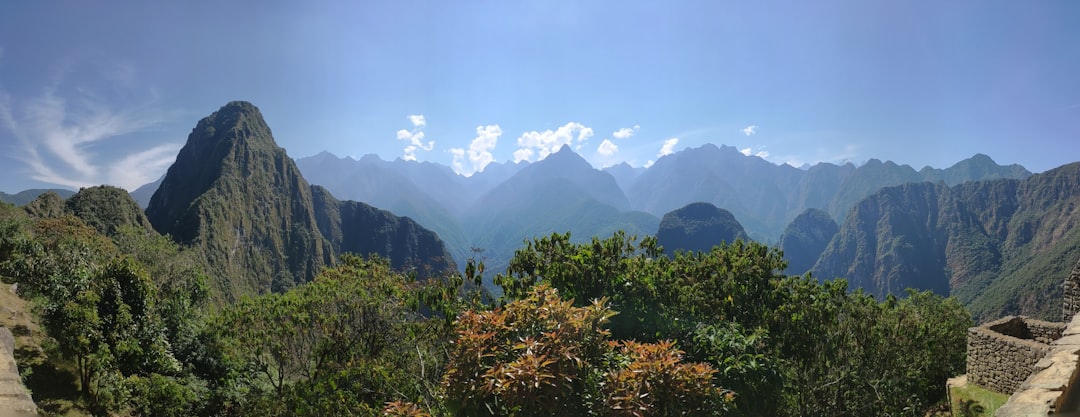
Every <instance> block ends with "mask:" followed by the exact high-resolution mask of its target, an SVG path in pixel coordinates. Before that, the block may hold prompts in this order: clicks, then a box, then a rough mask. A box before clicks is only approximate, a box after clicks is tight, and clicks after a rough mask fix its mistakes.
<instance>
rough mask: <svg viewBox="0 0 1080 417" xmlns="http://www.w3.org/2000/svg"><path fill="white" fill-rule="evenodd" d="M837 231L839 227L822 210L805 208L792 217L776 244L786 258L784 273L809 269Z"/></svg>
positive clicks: (794, 273) (800, 272)
mask: <svg viewBox="0 0 1080 417" xmlns="http://www.w3.org/2000/svg"><path fill="white" fill-rule="evenodd" d="M839 230H840V226H839V225H837V224H836V221H835V220H833V219H832V217H829V213H826V212H825V211H824V210H820V209H806V211H804V212H802V214H799V216H798V217H795V220H792V221H791V224H789V225H788V226H787V228H785V229H784V234H782V235H780V243H779V246H780V249H781V250H783V251H784V259H787V261H788V269H787V272H788V273H789V274H793V275H802V274H804V273H806V272H807V271H809V270H810V269H811V268H813V267H814V263H815V262H817V259H818V257H820V256H821V253H822V252H824V251H825V247H826V246H828V245H829V241H830V240H832V238H833V236H836V233H837V232H838V231H839Z"/></svg>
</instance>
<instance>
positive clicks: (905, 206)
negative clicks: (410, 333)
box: [0, 102, 1080, 318]
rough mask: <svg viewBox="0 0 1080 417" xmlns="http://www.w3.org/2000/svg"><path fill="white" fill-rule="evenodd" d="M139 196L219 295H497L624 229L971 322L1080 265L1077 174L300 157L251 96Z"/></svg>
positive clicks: (1049, 292)
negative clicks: (377, 258) (930, 301)
mask: <svg viewBox="0 0 1080 417" xmlns="http://www.w3.org/2000/svg"><path fill="white" fill-rule="evenodd" d="M305 178H306V179H305ZM308 180H310V181H311V184H318V185H309V183H308ZM42 191H43V190H28V191H26V192H24V193H20V194H18V195H16V196H9V195H6V194H4V195H0V197H3V198H4V199H5V200H6V201H12V202H14V203H17V204H28V205H27V210H28V211H36V212H39V213H43V215H44V214H48V213H52V214H56V213H61V212H65V211H66V212H71V211H73V210H76V206H78V205H79V204H82V203H79V201H83V202H86V201H90V202H94V201H99V200H101V199H102V198H104V197H101V196H102V195H109V196H111V197H109V198H108V199H106V200H109V201H114V200H116V201H119V200H118V197H115V196H112V194H115V192H113V191H115V189H111V188H109V189H104V191H103V190H94V191H93V192H92V193H90V194H88V195H89V196H91V197H93V198H88V197H86V196H82V197H80V196H78V195H76V197H78V198H75V197H72V199H74V200H75V203H72V200H71V199H69V201H68V202H66V203H65V202H63V200H62V198H63V197H68V196H70V194H68V196H64V195H57V194H52V193H48V194H46V195H45V196H44V197H43V198H41V199H39V200H37V201H31V200H32V199H33V198H34V197H36V196H37V195H39V194H42ZM84 191H85V190H84ZM94 193H96V194H94ZM80 194H82V192H80ZM131 196H132V197H133V198H134V199H135V200H132V197H125V198H126V200H124V201H129V200H130V201H136V200H137V201H141V202H145V205H146V206H147V207H146V211H145V213H146V219H147V220H148V221H149V223H150V224H152V225H153V227H154V229H156V230H157V231H160V232H161V233H167V234H169V235H171V236H172V237H173V238H174V239H175V240H177V241H179V242H183V243H185V244H189V245H192V246H194V247H196V248H198V249H199V250H200V251H201V252H202V253H203V254H204V257H205V259H206V262H207V265H209V266H210V268H211V271H210V272H211V274H212V275H213V276H216V277H219V280H218V281H217V282H213V283H212V284H213V285H214V286H215V288H216V289H217V290H218V291H220V292H221V293H222V294H224V295H226V298H231V297H236V296H239V295H242V294H250V293H259V292H265V291H271V290H282V289H285V288H288V287H289V286H292V285H295V284H296V283H299V282H304V281H305V280H308V279H311V277H312V276H314V274H315V272H316V271H318V270H319V269H320V268H321V267H322V266H323V265H326V264H329V263H332V262H333V261H334V259H336V257H337V255H338V254H341V253H345V252H358V253H365V254H366V253H378V254H380V255H383V256H385V257H388V258H389V259H390V260H391V262H392V263H393V265H394V266H395V267H397V268H416V269H417V270H418V272H421V273H434V272H435V271H438V270H442V269H446V268H453V266H454V265H455V262H456V263H457V264H463V263H464V261H465V260H466V259H468V258H470V257H475V258H480V259H482V260H484V261H485V263H486V265H487V271H491V272H490V273H489V274H488V275H489V276H488V277H487V279H488V280H489V282H488V285H489V286H490V278H491V277H490V275H492V274H494V273H499V272H502V271H503V270H505V267H506V264H507V262H508V261H509V259H510V258H511V257H512V256H513V253H514V251H515V250H516V249H517V248H519V247H521V246H522V241H523V240H525V239H530V238H533V237H538V236H543V235H547V234H550V233H552V232H567V231H569V232H571V233H572V239H573V240H575V241H579V242H580V241H586V240H588V239H590V238H591V237H593V236H608V235H610V234H611V233H613V232H615V231H616V230H623V231H626V232H627V233H629V234H636V235H654V234H655V235H657V236H658V238H661V239H662V240H663V242H661V245H663V246H665V247H667V248H668V250H669V252H670V251H674V250H677V249H678V250H708V248H709V247H711V245H714V244H717V243H719V242H720V241H730V240H733V239H738V238H743V239H745V238H751V239H754V240H758V241H763V242H765V243H771V244H776V245H778V246H779V247H780V248H781V249H782V250H783V251H784V252H785V257H786V258H787V259H788V261H789V271H788V272H790V273H795V274H801V273H804V272H807V271H811V272H812V273H813V274H814V275H815V276H817V277H819V278H834V277H843V278H847V279H849V281H850V282H851V283H852V285H853V287H859V288H863V289H865V290H866V291H869V292H871V293H873V294H875V295H880V296H884V295H886V294H901V293H902V291H903V289H904V288H906V287H917V288H922V289H931V290H934V291H937V292H939V293H941V294H951V295H956V296H957V297H959V298H960V299H961V301H963V302H964V303H965V304H966V305H968V306H969V308H971V311H972V312H973V313H974V314H975V315H976V317H978V318H986V317H997V316H998V315H1000V314H1008V313H1023V314H1030V315H1035V316H1039V317H1045V318H1056V314H1058V313H1059V312H1056V311H1053V310H1054V306H1058V305H1060V302H1056V301H1054V299H1060V296H1061V295H1060V288H1058V287H1057V284H1056V283H1058V282H1060V280H1061V279H1062V275H1063V274H1064V273H1067V271H1068V270H1069V269H1070V268H1071V266H1072V265H1074V264H1075V263H1076V259H1077V258H1078V257H1080V231H1075V230H1074V228H1073V227H1072V226H1074V225H1075V224H1077V223H1080V201H1078V198H1080V197H1078V196H1080V164H1074V165H1066V166H1063V167H1061V168H1057V169H1055V170H1051V171H1047V172H1045V173H1042V174H1038V175H1032V174H1031V173H1030V172H1028V171H1027V170H1026V169H1024V168H1023V167H1020V166H1018V165H1009V166H1002V165H998V164H997V163H995V162H994V161H993V160H992V159H990V158H989V157H988V156H986V155H981V154H976V155H975V156H973V157H971V158H969V159H966V160H963V161H960V162H958V163H957V164H955V165H953V166H951V167H949V168H945V169H935V168H930V167H926V168H923V169H921V170H918V171H916V170H915V169H913V168H912V167H910V166H907V165H898V164H895V163H893V162H889V161H884V162H882V161H879V160H876V159H871V160H870V161H868V162H867V163H866V164H863V165H861V166H855V165H853V164H850V163H849V164H844V165H835V164H828V163H821V164H817V165H813V166H809V167H804V168H794V167H791V166H788V165H776V164H772V163H769V162H767V161H765V160H764V159H761V158H759V157H756V156H748V155H743V154H742V153H740V152H739V151H738V150H737V149H735V148H733V147H728V146H720V147H717V146H714V145H704V146H701V147H698V148H689V149H686V150H683V151H680V152H677V153H674V154H672V155H668V156H665V157H663V158H660V159H659V160H657V161H656V163H655V164H654V165H652V166H651V167H649V168H647V169H646V168H634V167H631V166H629V165H627V164H619V165H615V166H612V167H608V168H605V169H595V168H594V167H592V166H591V165H589V164H588V162H586V161H585V160H584V159H583V158H581V156H579V155H578V154H576V153H575V152H574V151H573V150H572V149H571V148H569V147H564V148H562V149H561V150H559V151H558V152H556V153H554V154H551V155H549V156H548V157H547V158H545V159H543V160H541V161H538V162H534V163H527V162H523V163H517V164H515V163H493V164H490V165H488V166H487V167H486V168H485V169H484V170H483V171H481V172H479V173H477V174H475V175H472V176H470V177H464V176H461V175H457V174H456V173H454V172H453V171H452V170H451V169H450V168H448V167H446V166H443V165H439V164H435V163H429V162H415V161H404V160H401V159H398V160H395V161H384V160H382V159H380V158H378V157H377V156H374V155H367V156H364V157H362V158H360V159H353V158H340V157H337V156H334V155H332V154H330V153H326V152H323V153H320V154H318V155H314V156H311V157H307V158H300V159H298V160H296V161H295V162H294V161H293V160H292V159H291V158H289V157H288V156H287V155H286V154H285V151H284V150H283V149H281V148H280V147H278V146H277V144H276V143H274V140H273V137H272V135H271V133H270V130H269V127H267V126H266V123H265V121H263V119H262V116H261V114H260V113H259V111H258V109H256V108H255V107H254V106H252V105H251V104H249V103H244V102H234V103H229V104H228V105H226V106H225V107H222V108H221V109H220V110H218V111H217V112H215V113H214V114H212V115H211V116H209V117H207V118H204V119H203V120H202V121H200V122H199V123H198V125H197V126H196V128H195V129H194V130H193V131H192V133H191V135H190V136H189V137H188V142H187V144H186V145H185V146H184V148H183V149H182V150H181V151H180V154H179V155H178V156H177V159H176V162H175V163H174V164H173V166H172V167H170V169H169V172H168V173H167V174H166V175H165V176H163V177H162V178H161V179H159V180H158V181H156V182H155V183H151V184H147V185H146V186H144V187H140V189H138V190H135V191H133V192H132V193H131ZM147 196H149V197H147ZM46 197H47V198H46ZM350 200H351V201H350ZM99 205H102V204H99V203H94V204H92V206H99ZM106 205H107V204H106ZM69 206H71V207H69ZM112 206H115V207H121V209H117V210H118V211H115V210H114V211H115V213H126V212H129V211H131V210H129V208H130V207H129V204H128V203H126V202H118V203H116V204H112ZM123 207H129V208H123ZM376 207H377V208H376ZM386 210H389V211H386ZM85 215H87V214H84V216H85ZM91 216H92V214H91ZM398 216H404V217H398ZM661 217H663V220H661ZM108 219H111V220H107V221H103V222H104V223H105V224H108V223H110V222H121V223H124V222H126V223H139V222H140V220H139V219H138V218H137V216H135V217H133V216H131V215H122V216H119V217H116V216H114V217H109V218H108ZM126 223H125V224H126Z"/></svg>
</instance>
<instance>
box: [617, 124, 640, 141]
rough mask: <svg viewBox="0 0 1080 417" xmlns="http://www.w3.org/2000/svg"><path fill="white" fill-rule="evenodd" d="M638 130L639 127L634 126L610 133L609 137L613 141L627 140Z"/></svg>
mask: <svg viewBox="0 0 1080 417" xmlns="http://www.w3.org/2000/svg"><path fill="white" fill-rule="evenodd" d="M638 129H641V126H639V125H634V127H624V128H622V129H619V130H616V131H614V132H612V133H611V136H612V137H614V138H615V139H627V138H629V137H631V136H634V134H635V133H637V131H638Z"/></svg>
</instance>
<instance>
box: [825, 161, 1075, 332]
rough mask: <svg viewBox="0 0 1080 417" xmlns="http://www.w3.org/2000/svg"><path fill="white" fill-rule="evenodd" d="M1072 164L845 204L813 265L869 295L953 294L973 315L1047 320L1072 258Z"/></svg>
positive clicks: (908, 188) (895, 191) (889, 192)
mask: <svg viewBox="0 0 1080 417" xmlns="http://www.w3.org/2000/svg"><path fill="white" fill-rule="evenodd" d="M1078 203H1080V164H1070V165H1065V166H1062V167H1059V168H1056V169H1053V170H1050V171H1047V172H1045V173H1042V174H1037V175H1033V176H1031V177H1029V178H1027V179H1024V180H1009V179H1002V180H993V181H980V182H968V183H963V184H959V185H956V186H953V187H947V186H945V185H944V184H936V185H935V184H930V183H922V184H907V185H903V186H898V187H890V188H886V189H883V190H881V191H879V192H877V193H875V194H874V195H873V196H871V197H869V198H867V199H865V200H863V201H862V202H860V203H859V204H858V205H857V206H856V207H855V208H853V209H852V210H851V212H850V214H849V215H848V216H847V218H846V219H845V220H844V222H843V225H842V226H841V227H840V231H839V233H838V234H837V235H836V237H835V238H834V239H833V240H832V241H831V242H830V243H829V246H828V248H827V249H826V250H825V252H824V253H823V254H822V256H821V258H820V259H819V260H818V262H817V264H816V266H815V267H814V273H815V275H816V276H818V277H819V278H825V279H828V278H832V277H846V278H848V279H849V280H850V281H851V283H852V285H853V286H855V287H862V288H864V289H866V290H867V291H869V292H871V293H872V294H876V295H879V296H881V295H884V294H888V293H893V294H899V293H902V290H903V288H905V287H917V288H924V289H933V290H934V291H935V292H938V293H941V294H950V295H955V296H957V297H958V298H959V299H960V300H961V301H962V302H963V303H964V304H965V305H967V306H968V307H969V309H970V310H971V312H972V314H973V315H974V316H975V317H976V318H977V319H990V318H996V317H1000V316H1001V315H1004V314H1026V315H1031V316H1036V317H1042V318H1047V319H1052V320H1056V319H1057V318H1058V317H1059V316H1060V306H1061V301H1060V300H1061V288H1060V282H1061V280H1062V279H1064V277H1065V276H1066V275H1067V274H1068V273H1069V271H1070V270H1071V268H1072V266H1073V264H1075V262H1076V259H1078V258H1080V229H1077V228H1075V227H1074V226H1075V225H1077V224H1078V222H1080V211H1078V210H1077V207H1078V206H1080V204H1078Z"/></svg>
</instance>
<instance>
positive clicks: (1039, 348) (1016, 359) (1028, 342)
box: [967, 316, 1061, 394]
mask: <svg viewBox="0 0 1080 417" xmlns="http://www.w3.org/2000/svg"><path fill="white" fill-rule="evenodd" d="M1044 323H1045V322H1044ZM1048 324H1053V323H1048ZM1033 327H1034V328H1036V329H1038V330H1036V331H1035V332H1032V328H1031V327H1028V325H1027V324H1026V323H1025V320H1024V318H1022V317H1014V316H1009V317H1005V318H1002V319H999V320H996V321H992V322H990V323H987V324H985V325H983V326H980V327H972V328H970V329H968V345H967V373H968V381H969V382H971V383H975V384H978V385H981V386H983V387H986V388H988V389H990V390H993V391H996V392H1000V393H1003V394H1011V393H1013V392H1015V391H1016V390H1017V389H1018V388H1020V385H1021V384H1023V383H1024V380H1025V379H1027V377H1028V376H1029V375H1031V373H1032V370H1033V369H1034V366H1035V363H1036V362H1038V361H1039V360H1040V359H1042V358H1043V356H1046V354H1047V353H1048V352H1050V347H1049V345H1047V344H1046V343H1040V342H1037V341H1035V340H1034V336H1035V335H1034V333H1038V334H1042V335H1045V334H1047V333H1048V332H1049V329H1050V327H1049V326H1041V325H1038V324H1037V325H1036V326H1033ZM1051 334H1052V333H1051ZM1057 334H1058V335H1059V336H1060V334H1061V333H1060V330H1058V331H1057ZM1017 335H1019V336H1021V337H1026V338H1021V337H1017ZM1044 337H1045V336H1044Z"/></svg>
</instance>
